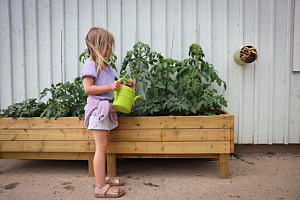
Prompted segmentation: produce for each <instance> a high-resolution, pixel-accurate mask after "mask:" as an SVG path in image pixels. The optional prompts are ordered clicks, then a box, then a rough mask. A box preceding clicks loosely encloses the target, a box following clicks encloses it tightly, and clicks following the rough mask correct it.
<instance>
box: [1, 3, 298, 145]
mask: <svg viewBox="0 0 300 200" xmlns="http://www.w3.org/2000/svg"><path fill="white" fill-rule="evenodd" d="M294 4H295V2H294V1H293V0H223V1H221V0H213V1H211V0H139V1H138V0H123V1H121V0H77V1H76V0H75V1H74V0H11V1H9V0H1V1H0V18H1V20H0V37H1V45H0V64H1V87H0V94H1V98H0V105H1V108H5V107H7V106H8V105H10V104H11V103H13V102H20V101H23V100H25V99H27V98H33V97H38V96H39V92H40V91H41V90H42V89H43V88H45V87H49V86H50V84H51V83H58V82H59V81H60V80H61V73H60V65H61V64H60V62H61V51H60V43H61V40H60V38H61V30H62V31H63V50H62V56H63V72H64V73H63V76H64V80H67V81H72V80H73V79H74V78H75V77H76V76H79V74H80V71H81V66H82V65H81V64H80V63H79V62H78V56H79V54H80V53H81V52H82V51H83V50H84V49H85V41H84V37H85V35H86V33H87V31H88V30H89V28H90V27H91V26H102V27H105V28H107V29H109V30H110V31H111V32H112V33H113V34H114V36H115V38H116V50H115V53H116V54H117V56H118V58H119V59H118V66H120V63H121V60H122V59H121V58H123V57H124V56H125V54H126V51H128V50H130V49H131V48H132V46H133V44H134V41H135V38H136V41H141V42H144V43H148V44H150V46H151V47H152V49H153V50H155V51H158V52H161V53H162V54H163V55H165V56H167V57H169V56H170V51H171V41H172V33H173V26H174V24H175V37H174V49H173V55H172V57H173V58H176V59H183V58H186V57H187V54H188V48H189V45H190V44H192V43H194V42H196V29H197V28H198V26H199V25H200V44H201V46H202V47H203V49H204V52H205V54H206V59H207V60H208V61H209V62H211V63H213V64H214V65H215V67H216V69H217V70H218V72H219V74H220V76H221V77H222V78H223V79H224V80H225V81H226V82H227V83H228V90H227V91H225V92H224V94H225V95H226V98H227V100H228V108H227V110H228V111H229V112H230V113H232V114H234V115H235V133H236V137H235V142H236V143H239V144H249V143H250V144H274V143H284V144H288V143H300V73H299V72H292V61H293V57H292V55H293V52H292V49H293V48H292V47H293V42H294V41H293V22H294ZM134 33H136V37H135V36H134V35H135V34H134ZM245 45H253V46H255V47H257V48H258V52H259V58H258V60H257V61H256V62H255V63H253V64H248V65H244V66H240V65H237V64H236V63H235V62H234V60H233V54H234V53H235V51H236V50H237V49H239V48H241V47H243V46H245Z"/></svg>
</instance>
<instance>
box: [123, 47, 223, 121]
mask: <svg viewBox="0 0 300 200" xmlns="http://www.w3.org/2000/svg"><path fill="white" fill-rule="evenodd" d="M203 58H204V53H203V51H202V48H201V47H200V46H199V45H197V44H192V45H191V46H190V50H189V58H187V59H185V60H183V61H178V60H174V59H165V58H163V56H162V55H161V54H159V53H156V52H154V51H151V50H150V47H149V46H148V45H147V44H143V43H137V44H135V45H134V47H133V50H132V51H128V52H127V55H126V56H125V58H124V62H123V64H122V69H121V77H127V78H129V77H133V78H134V79H135V81H136V84H137V88H136V93H137V95H143V96H145V100H138V101H137V102H136V103H135V106H133V111H132V113H130V114H129V115H133V116H148V115H213V114H215V112H214V110H219V109H221V108H222V106H225V107H226V106H227V102H226V100H225V99H224V97H223V96H222V95H218V92H217V90H216V89H214V88H213V84H214V83H216V84H217V85H218V86H220V87H221V86H223V87H224V89H226V83H225V82H224V81H223V80H222V79H221V78H220V77H219V76H218V74H217V71H216V70H215V69H214V66H213V65H211V64H209V63H207V62H206V61H204V60H203ZM141 86H142V87H141Z"/></svg>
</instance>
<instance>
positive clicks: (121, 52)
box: [119, 0, 123, 68]
mask: <svg viewBox="0 0 300 200" xmlns="http://www.w3.org/2000/svg"><path fill="white" fill-rule="evenodd" d="M122 35H123V34H122V0H120V47H119V48H120V57H121V58H120V63H122V59H123V51H122V38H123V37H122ZM121 65H122V64H121ZM120 68H121V67H120Z"/></svg>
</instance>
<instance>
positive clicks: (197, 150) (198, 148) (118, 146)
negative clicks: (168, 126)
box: [107, 141, 230, 154]
mask: <svg viewBox="0 0 300 200" xmlns="http://www.w3.org/2000/svg"><path fill="white" fill-rule="evenodd" d="M107 152H108V153H124V154H139V153H140V154H186V153H187V154H201V153H229V152H230V142H229V141H211V142H110V143H109V144H108V151H107Z"/></svg>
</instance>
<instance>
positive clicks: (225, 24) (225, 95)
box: [223, 0, 228, 99]
mask: <svg viewBox="0 0 300 200" xmlns="http://www.w3.org/2000/svg"><path fill="white" fill-rule="evenodd" d="M224 2H225V3H224V55H223V59H224V61H223V63H224V64H223V71H224V74H223V79H225V80H224V81H225V82H226V83H227V80H228V77H227V76H228V73H227V66H228V0H224ZM223 95H224V97H225V99H226V98H227V96H228V90H226V91H225V90H223Z"/></svg>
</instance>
